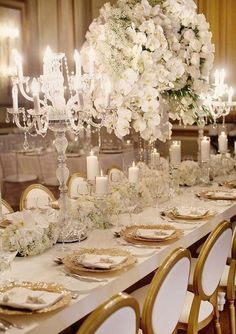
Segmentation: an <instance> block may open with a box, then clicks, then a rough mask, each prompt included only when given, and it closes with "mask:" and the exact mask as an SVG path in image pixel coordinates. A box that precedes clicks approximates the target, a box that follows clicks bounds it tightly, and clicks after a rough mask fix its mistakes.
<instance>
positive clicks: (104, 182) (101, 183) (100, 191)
mask: <svg viewBox="0 0 236 334" xmlns="http://www.w3.org/2000/svg"><path fill="white" fill-rule="evenodd" d="M107 193H108V177H107V175H105V176H103V173H102V171H101V176H97V177H96V194H97V195H106V194H107Z"/></svg>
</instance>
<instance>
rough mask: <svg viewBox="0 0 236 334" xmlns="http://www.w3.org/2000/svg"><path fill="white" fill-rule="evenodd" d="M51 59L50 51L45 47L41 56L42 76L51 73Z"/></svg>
mask: <svg viewBox="0 0 236 334" xmlns="http://www.w3.org/2000/svg"><path fill="white" fill-rule="evenodd" d="M52 57H53V54H52V50H51V49H50V47H49V46H47V47H46V50H45V53H44V56H43V75H48V74H49V73H50V72H51V62H52Z"/></svg>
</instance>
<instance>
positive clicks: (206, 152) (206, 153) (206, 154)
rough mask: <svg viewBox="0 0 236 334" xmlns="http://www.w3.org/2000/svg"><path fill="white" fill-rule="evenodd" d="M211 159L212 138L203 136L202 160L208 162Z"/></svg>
mask: <svg viewBox="0 0 236 334" xmlns="http://www.w3.org/2000/svg"><path fill="white" fill-rule="evenodd" d="M209 159H210V138H209V137H203V139H202V140H201V161H202V162H206V161H208V160H209Z"/></svg>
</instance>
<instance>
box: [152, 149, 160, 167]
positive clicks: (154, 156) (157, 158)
mask: <svg viewBox="0 0 236 334" xmlns="http://www.w3.org/2000/svg"><path fill="white" fill-rule="evenodd" d="M159 164H160V153H159V152H157V149H156V148H154V150H153V152H152V153H151V165H152V166H154V167H156V166H158V165H159Z"/></svg>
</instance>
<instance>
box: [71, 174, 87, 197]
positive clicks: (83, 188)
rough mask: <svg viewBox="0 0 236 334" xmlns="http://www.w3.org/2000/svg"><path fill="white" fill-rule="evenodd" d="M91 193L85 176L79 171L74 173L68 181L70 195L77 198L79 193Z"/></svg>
mask: <svg viewBox="0 0 236 334" xmlns="http://www.w3.org/2000/svg"><path fill="white" fill-rule="evenodd" d="M86 194H89V185H88V183H87V182H86V180H85V179H84V177H83V176H81V174H79V173H74V174H72V175H71V176H70V178H69V181H68V196H69V197H70V198H77V197H79V195H86Z"/></svg>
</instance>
